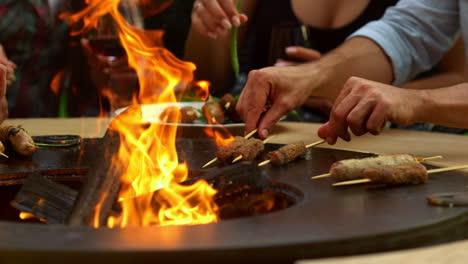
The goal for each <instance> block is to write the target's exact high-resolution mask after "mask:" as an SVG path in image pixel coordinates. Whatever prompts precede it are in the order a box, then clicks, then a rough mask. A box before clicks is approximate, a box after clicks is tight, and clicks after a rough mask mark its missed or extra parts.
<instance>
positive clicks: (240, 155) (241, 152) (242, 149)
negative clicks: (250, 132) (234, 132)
mask: <svg viewBox="0 0 468 264" xmlns="http://www.w3.org/2000/svg"><path fill="white" fill-rule="evenodd" d="M264 148H265V145H264V142H262V141H261V140H260V139H258V138H249V139H245V138H242V137H236V138H235V139H234V141H233V143H232V144H229V145H226V146H222V147H221V148H219V150H218V152H216V157H218V159H219V160H221V161H224V162H231V161H232V162H233V163H234V162H236V161H239V160H243V161H245V160H253V159H255V158H256V157H257V156H258V155H259V154H260V153H261V152H262V151H263V150H264Z"/></svg>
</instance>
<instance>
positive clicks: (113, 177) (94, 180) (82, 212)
mask: <svg viewBox="0 0 468 264" xmlns="http://www.w3.org/2000/svg"><path fill="white" fill-rule="evenodd" d="M140 109H141V108H140V107H129V108H128V109H127V110H126V111H125V112H123V113H122V114H121V115H119V116H118V117H117V118H116V119H114V121H113V122H112V123H111V124H110V126H109V128H108V130H107V132H106V134H105V135H104V138H103V142H102V148H101V153H96V155H97V159H96V162H95V163H94V164H93V165H92V166H91V168H90V170H89V172H88V174H87V181H86V182H85V184H84V185H83V187H82V189H81V191H80V193H79V196H78V199H77V201H76V203H75V206H74V208H73V211H72V213H71V215H70V218H69V219H68V224H69V225H71V226H79V225H87V226H95V227H99V226H105V224H106V221H107V217H108V214H109V211H110V209H111V208H112V206H113V204H114V202H115V201H116V199H117V195H118V192H119V189H120V180H121V179H120V178H121V175H122V171H121V167H118V166H113V164H112V156H113V155H114V154H115V153H116V152H117V151H118V149H119V147H120V143H121V142H120V135H119V132H117V131H116V130H115V129H114V126H113V125H114V124H115V123H116V122H118V121H119V120H121V119H122V118H125V116H126V115H130V114H135V113H136V114H137V115H140V116H141V110H140ZM137 111H138V112H137Z"/></svg>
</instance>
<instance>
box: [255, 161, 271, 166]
mask: <svg viewBox="0 0 468 264" xmlns="http://www.w3.org/2000/svg"><path fill="white" fill-rule="evenodd" d="M270 162H271V160H265V161H262V162H260V163H259V164H258V166H259V167H261V166H265V165H267V164H268V163H270Z"/></svg>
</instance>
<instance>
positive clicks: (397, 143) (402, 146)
mask: <svg viewBox="0 0 468 264" xmlns="http://www.w3.org/2000/svg"><path fill="white" fill-rule="evenodd" d="M109 122H110V120H109V119H97V118H74V119H45V118H44V119H10V120H7V122H6V123H8V124H14V125H22V126H23V127H24V128H25V129H26V130H27V131H28V132H29V133H30V134H31V135H54V134H55V135H57V134H78V135H81V136H82V137H102V136H103V135H104V133H105V131H106V128H107V126H108V124H109ZM319 127H320V124H312V123H292V122H283V123H280V124H278V125H277V126H276V127H275V129H274V130H273V133H272V134H274V135H276V137H275V138H273V140H272V141H271V142H272V143H291V142H294V141H298V140H303V141H304V142H306V143H310V142H314V141H316V140H318V139H319V138H318V137H317V129H318V128H319ZM321 147H325V148H336V149H344V150H353V151H360V152H371V153H379V154H384V153H410V154H413V155H416V156H420V157H430V156H437V155H442V156H444V159H441V160H437V161H433V162H432V164H434V165H437V166H452V165H461V164H468V137H467V136H459V135H451V134H442V133H429V132H419V131H407V130H393V129H391V130H386V131H384V132H383V133H382V134H381V135H380V136H372V135H365V136H362V137H355V138H353V140H352V141H351V142H343V141H339V142H338V143H337V144H336V145H334V146H328V145H321ZM464 172H466V173H467V177H468V170H464ZM467 249H468V241H461V242H455V243H450V244H445V245H441V246H434V247H428V248H421V249H412V250H404V251H396V252H389V253H382V254H372V255H364V256H356V257H347V258H333V259H319V260H303V261H299V262H298V263H300V264H331V263H336V264H354V263H356V264H357V263H359V264H374V263H375V264H377V263H378V264H387V263H389V264H390V263H398V262H400V263H412V264H419V263H421V264H422V263H442V264H443V263H450V264H458V263H460V264H465V263H466V262H467V260H468V250H467Z"/></svg>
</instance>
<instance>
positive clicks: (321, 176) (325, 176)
mask: <svg viewBox="0 0 468 264" xmlns="http://www.w3.org/2000/svg"><path fill="white" fill-rule="evenodd" d="M327 177H331V173H325V174H321V175H317V176H313V177H310V179H311V180H316V179H321V178H327Z"/></svg>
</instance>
